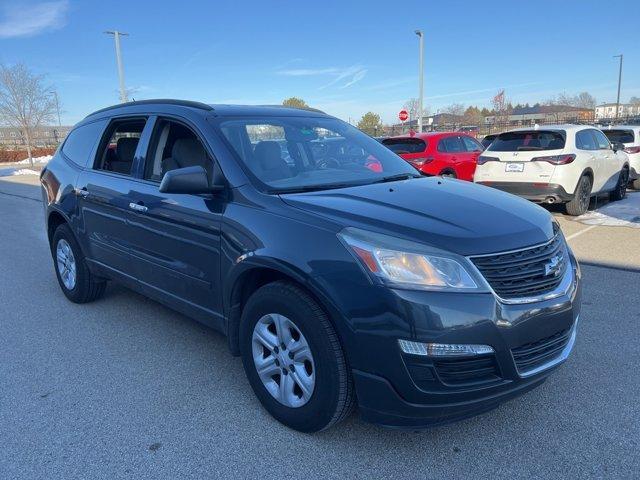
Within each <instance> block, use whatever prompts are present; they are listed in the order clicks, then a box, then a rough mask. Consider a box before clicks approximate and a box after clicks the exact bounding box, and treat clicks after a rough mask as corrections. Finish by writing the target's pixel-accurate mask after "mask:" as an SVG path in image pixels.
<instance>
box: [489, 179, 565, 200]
mask: <svg viewBox="0 0 640 480" xmlns="http://www.w3.org/2000/svg"><path fill="white" fill-rule="evenodd" d="M478 183H479V184H480V185H485V186H487V187H493V188H497V189H498V190H502V191H503V192H507V193H511V194H513V195H517V196H519V197H522V198H526V199H527V200H531V201H532V202H538V203H543V202H546V203H551V202H550V200H551V199H553V203H565V202H569V201H571V200H572V199H573V196H574V195H573V194H572V193H568V192H567V191H566V190H565V189H564V187H563V186H562V185H559V184H557V183H528V182H478Z"/></svg>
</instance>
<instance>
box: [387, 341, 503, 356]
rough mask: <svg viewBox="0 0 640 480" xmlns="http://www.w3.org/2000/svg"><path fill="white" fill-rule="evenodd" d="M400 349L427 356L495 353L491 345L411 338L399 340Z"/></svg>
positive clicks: (410, 353)
mask: <svg viewBox="0 0 640 480" xmlns="http://www.w3.org/2000/svg"><path fill="white" fill-rule="evenodd" d="M398 344H399V345H400V350H402V352H404V353H408V354H409V355H421V356H425V357H459V356H475V355H487V354H489V353H494V350H493V347H490V346H489V345H473V344H463V343H460V344H456V343H422V342H412V341H411V340H402V339H400V340H398Z"/></svg>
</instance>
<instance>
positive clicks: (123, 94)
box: [104, 30, 129, 103]
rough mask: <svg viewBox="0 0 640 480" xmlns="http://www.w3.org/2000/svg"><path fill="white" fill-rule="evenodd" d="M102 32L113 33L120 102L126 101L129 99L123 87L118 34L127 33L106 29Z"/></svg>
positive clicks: (122, 69) (122, 68)
mask: <svg viewBox="0 0 640 480" xmlns="http://www.w3.org/2000/svg"><path fill="white" fill-rule="evenodd" d="M104 33H106V34H108V35H113V38H114V40H115V43H116V63H117V64H118V80H119V81H120V103H126V102H128V101H129V99H128V98H127V90H126V88H125V87H124V67H123V66H122V54H121V53H120V36H121V35H126V36H128V35H129V34H128V33H124V32H119V31H118V30H108V31H106V32H104Z"/></svg>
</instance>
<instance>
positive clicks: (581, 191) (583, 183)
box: [565, 175, 591, 216]
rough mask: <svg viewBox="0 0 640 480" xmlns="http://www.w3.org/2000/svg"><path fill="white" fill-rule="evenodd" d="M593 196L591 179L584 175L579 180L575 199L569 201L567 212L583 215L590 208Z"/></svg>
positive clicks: (573, 214) (566, 206)
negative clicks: (590, 200)
mask: <svg viewBox="0 0 640 480" xmlns="http://www.w3.org/2000/svg"><path fill="white" fill-rule="evenodd" d="M590 198H591V179H590V178H589V177H588V176H586V175H583V176H582V177H581V178H580V180H579V181H578V186H577V187H576V192H575V194H574V196H573V199H572V200H571V201H570V202H567V203H566V205H565V208H566V210H567V214H569V215H572V216H578V215H582V214H583V213H585V212H586V211H587V209H588V208H589V199H590Z"/></svg>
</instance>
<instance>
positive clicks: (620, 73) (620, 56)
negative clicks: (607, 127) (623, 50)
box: [613, 54, 622, 120]
mask: <svg viewBox="0 0 640 480" xmlns="http://www.w3.org/2000/svg"><path fill="white" fill-rule="evenodd" d="M613 58H620V70H619V71H618V98H617V99H616V120H617V119H618V115H619V113H618V111H619V110H620V84H621V83H622V54H620V55H614V56H613Z"/></svg>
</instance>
